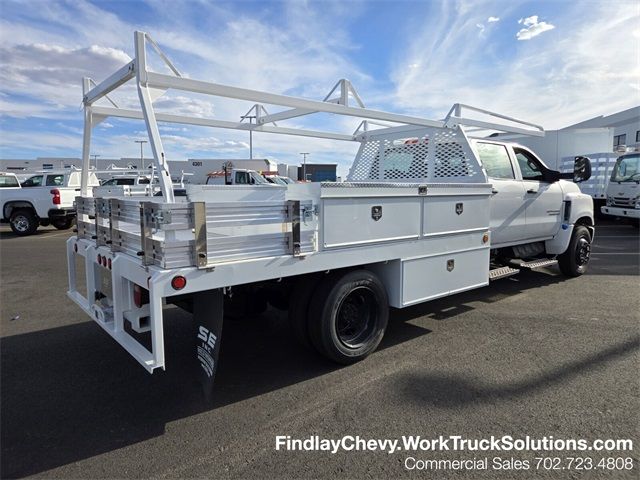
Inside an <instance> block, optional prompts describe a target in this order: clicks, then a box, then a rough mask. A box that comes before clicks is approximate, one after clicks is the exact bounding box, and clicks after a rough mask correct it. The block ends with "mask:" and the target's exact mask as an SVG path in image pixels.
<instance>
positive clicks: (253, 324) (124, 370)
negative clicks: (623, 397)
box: [0, 272, 637, 478]
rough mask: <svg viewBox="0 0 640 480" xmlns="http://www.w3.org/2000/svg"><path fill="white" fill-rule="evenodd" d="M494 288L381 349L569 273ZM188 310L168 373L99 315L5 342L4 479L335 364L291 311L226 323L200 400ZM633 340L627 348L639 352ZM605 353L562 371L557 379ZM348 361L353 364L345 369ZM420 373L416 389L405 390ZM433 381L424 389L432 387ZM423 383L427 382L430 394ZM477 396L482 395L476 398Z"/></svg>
mask: <svg viewBox="0 0 640 480" xmlns="http://www.w3.org/2000/svg"><path fill="white" fill-rule="evenodd" d="M518 277H519V278H518V279H517V280H515V279H506V280H502V281H499V282H496V283H494V284H492V285H491V286H489V287H487V288H484V289H480V290H476V291H471V292H467V293H464V294H459V295H455V296H452V297H446V298H443V299H441V300H436V301H433V302H429V303H426V304H422V305H419V306H415V307H411V308H407V309H403V310H394V311H392V315H391V321H390V323H389V327H388V331H387V334H386V336H385V338H384V340H383V343H382V345H381V347H380V348H382V349H384V348H389V347H392V346H394V345H398V344H401V343H403V342H406V341H408V340H411V339H414V338H416V337H419V336H422V335H425V334H428V333H429V332H430V330H428V329H426V328H424V327H420V326H416V325H412V324H411V323H409V321H410V320H412V319H414V318H418V317H423V316H426V317H427V318H433V319H436V320H447V319H449V320H455V317H456V316H457V315H460V314H461V313H463V312H466V311H469V310H472V309H473V308H474V307H473V306H471V305H470V303H471V302H478V301H480V302H488V303H492V302H496V301H499V300H500V299H502V298H505V297H510V296H511V295H513V294H515V293H518V292H520V291H523V290H531V289H534V288H539V287H544V286H548V285H551V284H554V283H558V282H562V281H565V280H566V279H565V278H564V277H562V276H559V275H550V274H544V273H542V274H541V273H537V274H536V273H530V272H527V273H523V274H522V275H520V276H518ZM191 332H192V329H191V316H190V315H189V314H187V313H185V312H183V311H181V310H179V309H177V308H171V309H167V310H166V311H165V344H166V358H167V365H168V367H167V371H160V372H157V373H155V374H153V375H149V374H148V373H147V372H146V371H145V370H144V369H143V368H142V367H140V366H139V365H138V364H137V362H136V361H135V360H134V359H133V358H131V357H130V356H129V355H128V354H127V353H126V352H125V351H124V350H123V349H122V348H121V347H120V346H119V345H117V344H116V343H115V342H114V341H113V340H112V339H111V338H110V337H109V336H108V335H107V334H106V333H105V332H103V331H102V330H101V329H100V328H99V327H98V326H97V325H95V324H93V323H92V322H83V323H77V324H73V325H69V326H64V327H59V328H53V329H49V330H41V331H37V332H32V333H26V334H21V335H14V336H10V337H4V338H2V339H1V340H0V355H1V364H2V389H1V390H0V401H1V405H0V416H1V418H0V421H1V425H0V426H1V432H0V434H1V436H0V442H1V448H2V451H1V453H2V455H1V464H0V466H1V469H0V475H1V476H2V478H8V477H19V476H26V475H32V474H36V473H40V472H43V471H46V470H49V469H52V468H55V467H58V466H62V465H66V464H68V463H71V462H75V461H79V460H82V459H85V458H88V457H93V456H95V455H99V454H101V453H105V452H109V451H112V450H115V449H118V448H122V447H126V446H128V445H132V444H135V443H137V442H141V441H143V440H147V439H150V438H153V437H156V436H161V435H163V433H164V431H165V425H166V424H167V423H169V422H172V421H174V420H176V419H180V418H185V417H189V416H192V415H195V414H197V413H201V412H204V411H209V410H215V409H216V408H219V407H222V406H225V405H229V404H232V403H235V402H239V401H242V400H245V399H248V398H252V397H254V396H257V395H261V394H264V393H267V392H271V391H274V390H278V389H281V388H285V387H287V386H289V385H293V384H296V383H299V382H303V381H307V380H310V379H313V378H316V377H320V376H322V375H325V374H327V373H329V372H331V371H333V370H335V369H337V368H341V367H338V366H336V365H334V364H331V363H329V362H327V361H326V360H324V359H322V358H321V357H320V356H318V355H317V354H315V353H312V352H309V351H307V350H305V349H304V348H303V347H301V346H298V344H297V343H296V342H295V339H294V338H293V335H292V334H291V333H290V331H289V328H288V322H287V320H286V314H283V313H280V312H276V311H273V310H269V311H268V312H267V313H266V314H265V315H263V316H262V317H259V318H254V319H245V320H236V321H232V320H226V321H225V326H224V335H223V341H222V344H221V355H220V368H219V371H218V376H217V378H216V389H215V391H214V401H213V404H212V405H208V404H206V403H205V402H204V400H203V398H202V395H201V389H200V386H199V385H198V384H196V383H195V382H194V381H193V378H194V377H195V375H194V363H195V362H194V360H193V359H194V354H193V348H194V347H193V343H192V338H191ZM636 347H637V341H636V342H635V343H633V344H631V345H627V346H624V349H630V348H636ZM617 351H618V350H615V351H614V353H607V352H605V353H603V354H602V355H600V356H599V357H598V358H595V359H590V360H587V361H586V363H584V362H583V363H581V364H579V365H577V366H574V367H567V368H565V369H564V370H563V371H562V372H560V373H553V374H550V377H549V378H551V379H553V381H562V380H563V379H564V378H566V376H567V373H563V372H565V371H566V372H569V373H571V374H575V373H577V372H578V371H580V369H583V368H587V367H588V365H590V364H591V363H595V362H598V361H603V360H606V358H608V357H610V356H611V355H618V354H621V353H616V352H617ZM343 368H348V367H343ZM549 378H545V379H540V380H535V381H534V387H528V386H527V384H528V383H530V382H527V384H525V385H516V386H510V387H507V388H506V389H500V390H497V392H496V391H494V390H492V389H488V390H487V389H485V390H482V389H481V390H480V391H481V394H482V395H483V396H486V397H490V396H496V395H498V396H500V395H502V396H509V395H517V394H519V392H526V391H527V389H528V388H537V387H535V386H537V385H541V384H543V383H545V382H548V381H550V380H549ZM413 380H418V382H417V383H416V384H417V385H423V387H421V388H420V389H419V390H412V389H411V388H410V387H407V386H406V383H410V382H411V381H413ZM403 385H404V387H403V388H406V389H407V390H406V391H407V395H408V396H409V397H414V398H418V399H421V400H422V401H436V400H437V398H436V397H430V396H429V395H431V393H429V392H432V391H435V392H440V393H441V394H442V395H444V394H445V392H446V396H447V398H449V399H451V397H457V398H459V400H458V401H459V402H466V401H471V400H473V399H475V398H476V396H477V394H476V393H474V392H476V391H477V390H478V387H477V386H474V385H473V384H470V383H469V381H468V380H465V379H464V378H419V379H407V382H403ZM426 385H429V387H426ZM423 388H424V390H423ZM474 401H475V400H474Z"/></svg>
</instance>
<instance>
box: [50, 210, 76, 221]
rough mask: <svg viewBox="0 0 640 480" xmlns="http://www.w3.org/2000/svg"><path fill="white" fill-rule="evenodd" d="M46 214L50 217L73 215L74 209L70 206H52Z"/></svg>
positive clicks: (74, 214)
mask: <svg viewBox="0 0 640 480" xmlns="http://www.w3.org/2000/svg"><path fill="white" fill-rule="evenodd" d="M47 216H48V217H49V218H51V219H54V218H66V217H75V216H76V211H75V210H74V209H72V208H52V209H51V210H49V211H48V212H47Z"/></svg>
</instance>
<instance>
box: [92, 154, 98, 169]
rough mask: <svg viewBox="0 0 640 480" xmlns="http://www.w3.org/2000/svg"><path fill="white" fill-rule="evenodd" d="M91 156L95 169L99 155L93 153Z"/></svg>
mask: <svg viewBox="0 0 640 480" xmlns="http://www.w3.org/2000/svg"><path fill="white" fill-rule="evenodd" d="M91 156H92V157H93V163H94V164H95V167H96V170H97V169H98V157H99V156H100V155H96V154H95V153H94V154H93V155H91Z"/></svg>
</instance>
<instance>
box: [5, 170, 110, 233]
mask: <svg viewBox="0 0 640 480" xmlns="http://www.w3.org/2000/svg"><path fill="white" fill-rule="evenodd" d="M0 178H2V179H3V182H4V183H3V184H2V188H0V209H1V211H2V220H3V221H5V222H7V221H8V222H9V225H10V226H11V230H13V232H14V233H15V234H16V235H20V236H25V235H31V234H33V233H34V232H35V231H36V230H37V228H38V226H39V225H42V226H47V225H49V224H51V225H53V226H54V227H56V228H57V229H60V230H65V229H68V228H71V225H72V224H73V219H74V218H75V214H76V211H75V208H74V205H73V203H74V200H75V197H76V195H77V194H78V192H79V191H80V172H79V171H69V170H60V171H56V170H51V171H47V172H41V173H37V174H35V175H33V176H31V177H29V178H28V179H27V180H25V181H24V182H22V184H20V183H18V180H17V178H16V176H15V175H14V174H11V173H2V174H0ZM90 182H91V184H94V185H97V184H98V179H97V178H96V176H95V175H93V174H92V175H90ZM9 184H10V185H12V186H11V187H7V185H9Z"/></svg>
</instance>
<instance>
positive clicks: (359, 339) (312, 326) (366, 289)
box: [309, 270, 389, 365]
mask: <svg viewBox="0 0 640 480" xmlns="http://www.w3.org/2000/svg"><path fill="white" fill-rule="evenodd" d="M309 312H310V318H309V322H310V323H309V333H310V336H311V342H312V343H313V346H314V347H315V348H316V349H317V350H318V352H319V353H320V354H322V355H324V356H325V357H327V358H329V359H330V360H333V361H334V362H336V363H340V364H343V365H349V364H352V363H355V362H358V361H360V360H362V359H364V358H366V357H367V356H368V355H369V354H371V353H372V352H373V351H375V349H376V348H378V345H379V344H380V341H381V340H382V337H383V336H384V332H385V330H386V328H387V322H388V320H389V300H388V298H387V291H386V290H385V288H384V285H383V284H382V282H381V281H380V280H379V279H378V277H377V276H376V275H374V274H373V273H372V272H369V271H367V270H354V271H350V272H346V273H344V272H340V273H336V274H333V275H330V276H329V277H327V278H325V279H323V281H322V283H321V284H320V286H319V287H318V288H317V289H316V291H315V293H314V295H313V298H312V300H311V305H310V310H309Z"/></svg>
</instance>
